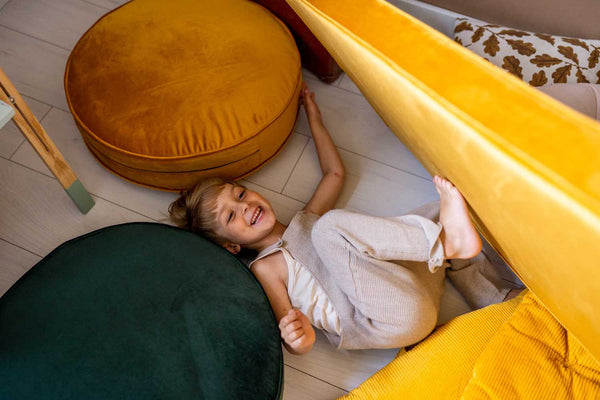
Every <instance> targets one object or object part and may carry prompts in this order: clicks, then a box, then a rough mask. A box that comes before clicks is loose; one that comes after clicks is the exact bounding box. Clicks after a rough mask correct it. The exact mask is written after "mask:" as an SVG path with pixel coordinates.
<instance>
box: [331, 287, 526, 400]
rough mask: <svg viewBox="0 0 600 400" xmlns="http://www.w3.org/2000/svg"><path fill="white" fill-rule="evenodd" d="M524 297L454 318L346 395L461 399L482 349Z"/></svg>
mask: <svg viewBox="0 0 600 400" xmlns="http://www.w3.org/2000/svg"><path fill="white" fill-rule="evenodd" d="M522 298H523V295H520V296H518V297H517V298H515V299H512V300H510V301H507V302H504V303H500V304H494V305H491V306H488V307H486V308H483V309H481V310H477V311H474V312H472V313H469V314H465V315H461V316H460V317H457V318H454V319H453V320H451V321H450V322H448V323H446V324H444V325H442V326H440V327H438V328H437V329H436V330H435V331H434V332H433V333H432V334H431V335H430V336H429V337H428V338H427V339H425V340H424V341H423V342H421V343H419V344H418V345H417V346H415V347H414V348H412V349H411V350H409V351H404V350H401V351H400V352H399V353H398V355H397V356H396V359H394V361H392V362H391V363H390V364H388V365H387V366H386V367H385V368H383V369H382V370H381V371H379V372H378V373H376V374H375V375H373V376H372V377H371V378H369V379H368V380H367V381H366V382H364V383H363V384H362V385H360V386H359V387H358V388H356V389H354V390H353V391H352V392H350V393H349V394H348V395H346V396H344V397H342V398H341V399H344V400H358V399H400V398H401V399H418V400H423V399H444V400H449V399H460V397H461V395H462V393H463V391H464V388H465V386H466V385H467V383H468V382H469V379H470V378H471V374H472V371H473V367H474V365H475V362H476V361H477V359H478V357H479V355H480V354H481V352H482V351H483V350H484V349H485V347H486V345H487V344H488V342H489V340H490V339H491V338H492V337H493V336H494V334H495V333H496V332H497V331H498V329H499V328H500V327H501V326H502V324H503V323H505V322H506V321H507V320H508V319H509V318H510V316H511V314H512V313H513V312H514V311H515V309H516V308H517V306H518V305H519V303H520V302H521V300H522Z"/></svg>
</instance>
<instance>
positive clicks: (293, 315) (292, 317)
mask: <svg viewBox="0 0 600 400" xmlns="http://www.w3.org/2000/svg"><path fill="white" fill-rule="evenodd" d="M296 320H298V313H297V311H296V310H295V309H293V308H292V309H291V310H290V311H289V312H288V313H287V314H286V315H285V316H284V317H283V318H281V319H280V320H279V329H283V328H285V326H286V325H288V324H289V323H291V322H293V321H296Z"/></svg>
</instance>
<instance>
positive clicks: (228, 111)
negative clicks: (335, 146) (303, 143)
mask: <svg viewBox="0 0 600 400" xmlns="http://www.w3.org/2000/svg"><path fill="white" fill-rule="evenodd" d="M301 80H302V78H301V70H300V56H299V53H298V50H297V48H296V45H295V42H294V39H293V37H292V36H291V34H290V32H289V31H288V29H287V28H286V27H285V25H284V24H283V23H282V22H281V21H279V20H278V19H277V18H276V17H274V16H273V15H272V14H271V13H270V12H269V11H267V10H266V9H264V8H263V7H262V6H260V5H258V4H255V3H253V2H250V1H246V0H219V1H213V0H195V1H189V0H171V1H162V0H133V1H131V2H129V3H127V4H125V5H123V6H122V7H119V8H117V9H116V10H114V11H112V12H110V13H108V14H107V15H105V16H104V17H102V18H101V19H100V20H99V21H98V22H96V23H95V24H94V25H93V26H92V27H91V28H90V29H89V30H88V31H87V32H86V33H85V35H84V36H83V37H82V38H81V39H80V40H79V42H78V43H77V45H76V46H75V48H74V49H73V51H72V53H71V56H70V57H69V60H68V62H67V68H66V72H65V91H66V95H67V101H68V104H69V107H70V109H71V112H72V114H73V117H74V119H75V122H76V124H77V126H78V128H79V130H80V131H81V134H82V136H83V139H84V141H85V143H86V145H87V146H88V148H89V149H90V151H91V152H92V153H93V154H94V156H95V157H96V158H97V159H98V160H99V161H100V162H101V163H102V164H103V165H104V166H105V167H107V168H108V169H109V170H111V171H113V172H115V173H116V174H118V175H120V176H121V177H123V178H125V179H128V180H130V181H133V182H136V183H139V184H142V185H145V186H150V187H155V188H160V189H166V190H180V189H185V188H188V187H190V186H192V185H193V184H194V183H195V182H196V181H198V180H199V179H201V178H204V177H209V176H220V177H222V178H225V179H238V178H241V177H243V176H245V175H248V174H249V173H251V172H253V171H255V170H256V169H258V168H259V167H261V166H262V165H264V163H266V162H267V161H268V160H269V159H271V158H272V157H273V156H274V155H276V154H277V153H278V151H279V150H281V148H282V147H283V145H284V144H285V142H286V140H287V139H288V138H289V136H290V134H291V133H292V130H293V127H294V124H295V121H296V116H297V113H298V98H299V92H300V87H301Z"/></svg>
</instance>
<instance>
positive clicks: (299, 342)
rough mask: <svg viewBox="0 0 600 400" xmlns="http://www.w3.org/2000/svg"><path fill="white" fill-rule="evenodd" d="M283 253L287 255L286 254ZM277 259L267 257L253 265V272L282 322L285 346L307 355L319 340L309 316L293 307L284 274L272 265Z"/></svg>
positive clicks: (293, 351)
mask: <svg viewBox="0 0 600 400" xmlns="http://www.w3.org/2000/svg"><path fill="white" fill-rule="evenodd" d="M279 255H280V256H281V257H283V255H282V254H279ZM276 262H277V257H265V258H263V259H262V260H259V261H257V262H256V263H255V264H254V265H253V266H252V273H253V274H254V276H256V279H258V281H259V282H260V284H261V286H262V287H263V289H264V290H265V293H266V294H267V297H268V298H269V303H271V308H272V309H273V313H274V314H275V318H276V319H277V321H278V322H279V331H280V333H281V339H283V345H284V346H285V348H286V349H287V350H288V351H289V352H290V353H292V354H297V355H300V354H305V353H308V352H309V351H310V349H312V346H313V343H314V342H315V330H314V328H313V327H312V325H311V324H310V321H309V320H308V318H307V317H306V315H304V314H303V313H302V312H301V311H300V310H297V309H294V308H293V307H292V304H291V303H290V298H289V296H288V293H287V288H286V286H285V283H284V281H283V279H282V277H281V276H279V275H278V274H276V273H273V272H274V271H277V268H273V267H274V265H272V264H273V263H276Z"/></svg>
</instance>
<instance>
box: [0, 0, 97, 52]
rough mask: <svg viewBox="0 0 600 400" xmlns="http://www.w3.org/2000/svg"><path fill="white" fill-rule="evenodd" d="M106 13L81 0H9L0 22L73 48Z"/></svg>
mask: <svg viewBox="0 0 600 400" xmlns="http://www.w3.org/2000/svg"><path fill="white" fill-rule="evenodd" d="M105 13H106V9H105V8H102V7H98V6H96V5H93V4H90V3H85V2H83V1H81V0H11V1H9V2H8V3H7V4H6V6H5V7H4V8H3V9H2V10H1V11H0V25H3V26H5V27H7V28H10V29H13V30H15V31H17V32H21V33H24V34H27V35H30V36H33V37H35V38H37V39H40V40H43V41H45V42H49V43H52V44H55V45H57V46H60V47H64V48H67V49H72V48H73V47H74V46H75V43H77V41H78V40H79V38H80V37H81V36H82V35H83V34H84V33H85V31H87V30H88V28H89V27H90V26H92V25H93V24H94V22H96V20H97V19H98V18H100V17H101V16H102V15H104V14H105Z"/></svg>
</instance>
